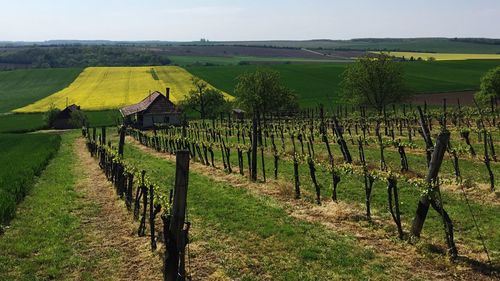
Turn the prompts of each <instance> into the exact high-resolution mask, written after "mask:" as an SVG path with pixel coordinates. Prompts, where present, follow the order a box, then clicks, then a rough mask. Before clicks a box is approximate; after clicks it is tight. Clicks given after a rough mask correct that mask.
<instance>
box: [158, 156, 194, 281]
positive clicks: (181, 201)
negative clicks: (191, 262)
mask: <svg viewBox="0 0 500 281" xmlns="http://www.w3.org/2000/svg"><path fill="white" fill-rule="evenodd" d="M188 177H189V151H187V150H180V151H177V154H176V171H175V187H174V200H173V203H172V211H171V219H170V225H169V229H168V233H166V234H165V235H167V239H166V241H168V242H167V253H165V259H164V265H163V266H164V272H163V277H164V280H166V281H176V280H185V269H184V248H185V246H186V242H187V230H185V229H184V224H185V218H186V205H187V204H186V199H187V188H188Z"/></svg>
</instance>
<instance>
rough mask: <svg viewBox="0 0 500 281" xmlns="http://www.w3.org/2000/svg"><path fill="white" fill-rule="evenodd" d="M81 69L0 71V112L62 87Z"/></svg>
mask: <svg viewBox="0 0 500 281" xmlns="http://www.w3.org/2000/svg"><path fill="white" fill-rule="evenodd" d="M81 71H82V69H80V68H58V69H27V70H13V71H0V113H3V112H8V111H11V110H13V109H16V108H18V107H22V106H25V105H28V104H30V103H33V102H35V101H37V100H39V99H41V98H44V97H46V96H48V95H51V94H53V93H55V92H57V91H59V90H62V89H64V88H65V87H67V86H68V85H69V84H70V83H71V82H73V80H75V78H76V77H77V76H78V74H80V72H81Z"/></svg>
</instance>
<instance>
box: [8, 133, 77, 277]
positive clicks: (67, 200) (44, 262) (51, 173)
mask: <svg viewBox="0 0 500 281" xmlns="http://www.w3.org/2000/svg"><path fill="white" fill-rule="evenodd" d="M74 136H75V135H73V136H72V137H68V136H64V137H63V140H62V144H61V149H60V150H59V152H58V153H57V155H56V156H55V157H54V159H53V160H52V161H51V163H50V164H49V165H48V166H47V168H46V169H45V171H44V172H43V174H42V176H41V177H40V178H39V180H38V183H37V184H36V185H35V186H34V188H33V190H32V192H31V194H30V195H28V196H27V197H26V199H25V200H24V202H23V203H22V204H21V205H20V206H19V210H18V215H17V218H16V219H14V220H13V221H12V224H11V228H10V229H9V230H8V231H7V232H6V233H5V235H3V236H1V237H0V280H5V281H10V280H68V279H71V277H70V276H68V273H70V272H72V271H73V270H74V269H75V266H77V265H78V264H79V263H80V262H81V261H80V260H79V257H78V256H75V255H73V253H74V247H76V245H75V244H74V243H75V242H76V241H77V240H78V239H80V237H81V235H82V233H81V232H79V231H77V229H78V227H79V221H78V219H77V218H76V216H75V215H74V214H72V212H74V211H75V210H77V209H78V208H80V207H81V206H80V205H78V204H76V201H75V199H76V197H77V193H75V191H74V190H73V186H74V183H75V176H76V175H75V173H74V171H73V169H72V168H71V167H72V161H73V160H74V156H73V152H72V151H73V150H72V143H73V141H74ZM27 157H29V156H28V155H27Z"/></svg>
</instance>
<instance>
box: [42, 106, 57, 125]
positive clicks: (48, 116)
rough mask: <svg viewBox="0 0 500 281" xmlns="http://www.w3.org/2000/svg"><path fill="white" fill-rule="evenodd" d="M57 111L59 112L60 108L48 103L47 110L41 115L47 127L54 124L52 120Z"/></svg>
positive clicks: (54, 118) (55, 116)
mask: <svg viewBox="0 0 500 281" xmlns="http://www.w3.org/2000/svg"><path fill="white" fill-rule="evenodd" d="M59 113H61V110H60V109H59V108H56V107H55V106H54V105H53V104H52V105H50V108H49V110H48V111H47V112H45V114H44V115H43V121H44V123H45V124H46V125H47V127H48V128H52V126H53V125H54V121H55V120H56V118H57V115H59Z"/></svg>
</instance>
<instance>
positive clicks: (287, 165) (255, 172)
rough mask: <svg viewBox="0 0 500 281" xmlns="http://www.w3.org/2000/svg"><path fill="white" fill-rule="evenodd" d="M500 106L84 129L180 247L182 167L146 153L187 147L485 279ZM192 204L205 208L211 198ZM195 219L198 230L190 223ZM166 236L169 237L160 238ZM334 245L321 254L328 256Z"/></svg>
mask: <svg viewBox="0 0 500 281" xmlns="http://www.w3.org/2000/svg"><path fill="white" fill-rule="evenodd" d="M498 117H499V116H498V109H497V107H496V105H495V104H494V103H493V104H492V106H491V108H490V109H482V108H479V107H477V108H467V107H460V106H451V107H450V106H447V105H446V101H444V105H443V107H442V108H432V109H431V108H426V107H424V108H421V107H416V108H415V107H411V106H406V105H404V106H397V107H396V106H395V107H393V108H390V109H386V110H384V112H383V114H382V115H377V114H374V113H373V112H370V111H368V110H367V109H366V108H354V107H338V108H335V109H330V110H325V109H324V108H323V107H318V108H315V109H311V110H306V111H303V112H301V113H300V114H298V115H295V116H277V115H262V116H257V117H256V118H255V119H253V120H234V119H232V118H230V116H221V118H220V119H217V120H215V119H213V120H205V121H193V122H191V123H189V125H187V126H183V127H164V128H162V127H158V128H156V129H154V130H153V131H150V132H144V131H139V130H135V129H130V128H124V127H121V128H119V129H118V130H117V131H116V130H109V129H108V130H106V129H105V128H102V129H96V128H93V129H84V131H83V135H84V136H85V137H86V139H87V146H88V149H89V151H90V153H91V155H93V156H95V157H96V158H97V159H99V166H100V167H101V168H102V169H103V170H104V172H105V174H106V176H107V178H108V179H109V180H110V181H111V182H113V184H114V186H115V188H116V191H117V194H118V195H119V196H120V197H121V198H123V199H124V200H125V203H126V204H125V205H126V207H127V209H129V210H130V212H131V213H132V215H133V217H134V218H135V219H136V220H137V221H138V223H139V224H138V225H139V226H138V229H137V234H138V235H139V236H144V235H146V233H147V232H148V231H149V238H150V246H151V249H152V250H153V251H164V249H165V247H167V248H168V247H169V246H168V245H169V244H168V243H169V238H168V235H166V233H168V231H169V230H168V229H169V228H168V225H171V224H170V219H171V218H172V210H174V209H175V208H172V204H173V203H172V199H173V198H172V195H173V191H172V189H170V188H165V185H166V186H172V185H173V174H172V172H173V171H172V170H170V171H171V172H170V173H171V174H170V175H169V176H167V177H166V178H163V176H161V173H158V172H159V171H160V170H161V169H162V168H160V166H157V165H158V163H156V162H155V161H156V160H155V161H152V160H150V159H149V158H145V155H144V154H145V153H144V152H147V153H146V154H152V155H156V156H155V157H165V159H168V161H172V160H173V159H172V158H171V156H169V155H176V154H177V157H181V158H184V159H185V160H184V161H188V160H187V159H190V160H191V162H192V163H191V165H192V166H193V169H194V173H195V174H196V173H201V174H202V175H203V176H205V177H213V178H214V179H215V178H216V179H217V181H219V182H222V183H229V184H234V183H238V184H239V185H243V186H246V187H245V188H248V189H250V190H253V192H256V193H258V194H263V195H265V196H269V197H271V198H274V200H277V201H279V202H281V201H283V202H288V203H286V204H292V206H295V207H294V208H305V210H308V211H304V212H305V213H304V214H302V215H301V216H300V217H301V218H302V219H304V218H307V220H309V219H310V220H313V221H315V222H318V223H320V224H325V225H328V224H331V223H335V222H337V221H338V220H339V219H340V220H345V221H359V222H364V223H363V224H361V225H356V226H354V228H353V229H351V230H350V231H361V232H368V233H370V234H369V235H371V236H374V237H375V239H382V240H386V239H389V242H388V243H389V246H387V245H385V246H386V247H391V249H392V248H394V247H396V248H397V247H398V246H395V245H393V243H396V242H395V241H397V240H401V241H408V242H409V245H412V246H411V247H415V248H416V249H418V250H417V251H418V252H422V251H423V252H426V251H430V252H431V253H434V255H436V254H438V255H447V256H448V257H449V258H450V259H451V260H452V261H454V262H456V263H459V264H461V265H462V266H463V267H465V268H469V270H464V271H463V272H458V273H454V274H459V276H461V277H460V278H467V277H465V276H469V275H468V274H478V273H481V274H484V275H474V276H475V278H478V276H479V277H481V276H483V277H485V278H487V276H488V275H490V274H497V273H498V270H499V266H500V251H499V249H500V239H499V238H500V233H498V231H499V229H500V227H499V226H500V221H499V219H498V216H497V214H498V211H499V201H498V191H497V189H498V186H499V183H500V180H499V176H500V175H498V171H499V170H500V164H499V163H498V157H497V154H496V151H497V150H498V141H497V140H498V138H499V137H500V133H499V128H498V126H499V125H500V124H499V119H498ZM113 131H114V132H117V133H114V132H113ZM126 134H127V135H129V136H130V137H126ZM107 135H108V136H107ZM125 143H128V144H127V145H125ZM141 151H142V152H141ZM180 151H184V152H183V153H182V154H181V152H180ZM148 157H149V156H148ZM186 157H187V158H186ZM177 161H179V158H178V160H177ZM177 163H179V162H177ZM177 165H178V164H177ZM221 173H222V174H221ZM224 174H225V175H226V176H224ZM178 176H179V175H177V176H176V186H177V184H178V183H177V178H178ZM195 177H197V178H198V180H199V181H201V182H203V181H204V180H203V179H201V178H199V176H196V175H195ZM190 184H191V183H190ZM192 184H193V185H194V186H196V187H195V189H198V190H197V191H193V192H194V193H196V192H208V193H210V192H215V193H221V194H220V196H223V195H222V194H223V190H224V188H222V189H220V190H215V191H212V189H213V188H209V187H208V186H207V185H203V183H200V182H196V183H192ZM200 185H201V187H200ZM193 195H194V194H190V196H193ZM194 196H197V197H196V198H197V199H191V200H188V201H190V202H191V204H195V205H198V204H201V205H203V204H204V203H202V202H201V201H199V200H200V199H201V198H203V197H204V196H203V195H201V194H199V195H194ZM205 196H206V195H205ZM213 200H216V201H211V202H212V204H216V205H219V204H222V205H226V206H231V207H229V208H230V209H231V208H235V207H233V203H230V202H226V201H221V199H220V198H217V199H213ZM209 202H210V201H209ZM290 202H291V203H290ZM332 204H333V205H332ZM314 205H317V206H318V207H317V208H316V209H311V208H312V206H314ZM299 206H300V207H299ZM332 206H338V207H337V208H335V207H332ZM191 208H194V209H190V210H191V211H192V212H194V213H195V214H196V213H197V212H196V211H195V210H196V209H197V208H200V207H199V206H198V207H195V206H193V207H191ZM212 208H213V207H212ZM266 208H267V207H266ZM318 208H319V209H318ZM332 208H333V209H332ZM338 208H345V210H343V211H340V210H339V209H338ZM208 210H210V208H208V207H207V211H208ZM311 210H314V212H311ZM229 211H230V210H229ZM242 212H244V211H242ZM226 215H227V214H226ZM198 216H200V214H198ZM205 219H206V218H205ZM233 219H236V220H241V219H243V218H236V217H235V218H233ZM424 222H425V224H424ZM162 225H163V228H162ZM185 227H186V228H185V235H186V237H187V236H188V235H189V234H188V231H189V227H190V223H187V224H186V226H185ZM238 227H241V225H240V226H238ZM249 231H250V230H249ZM163 235H166V236H165V237H162V236H163ZM197 235H199V234H197ZM263 235H264V236H266V234H263ZM273 235H274V234H273ZM291 235H292V234H291ZM388 237H393V238H388ZM291 241H292V240H291ZM157 243H166V245H165V246H160V248H159V249H157V247H158V245H157ZM323 243H330V242H323ZM426 249H427V250H426ZM380 250H382V249H377V250H376V251H380ZM393 250H394V249H393ZM394 251H395V252H397V251H398V250H394ZM330 254H331V253H326V252H325V253H321V254H320V253H315V254H313V253H311V255H313V256H314V257H315V258H314V259H317V260H318V262H322V261H323V258H320V257H319V256H323V255H330ZM186 255H187V256H188V257H187V258H189V255H190V253H189V252H188V253H186ZM318 255H319V256H318ZM416 255H418V254H416ZM194 258H195V259H196V257H194ZM166 263H167V262H166V261H165V264H166ZM473 272H475V273H473ZM188 274H191V273H190V272H189V271H188ZM326 274H327V275H328V274H329V273H326ZM350 274H353V273H350ZM308 276H309V275H308ZM311 276H316V275H310V276H309V277H308V278H313V277H311ZM337 277H338V276H337ZM323 278H324V276H323ZM332 278H333V277H332ZM360 278H361V277H360ZM469 278H470V276H469ZM481 278H482V277H481Z"/></svg>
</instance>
